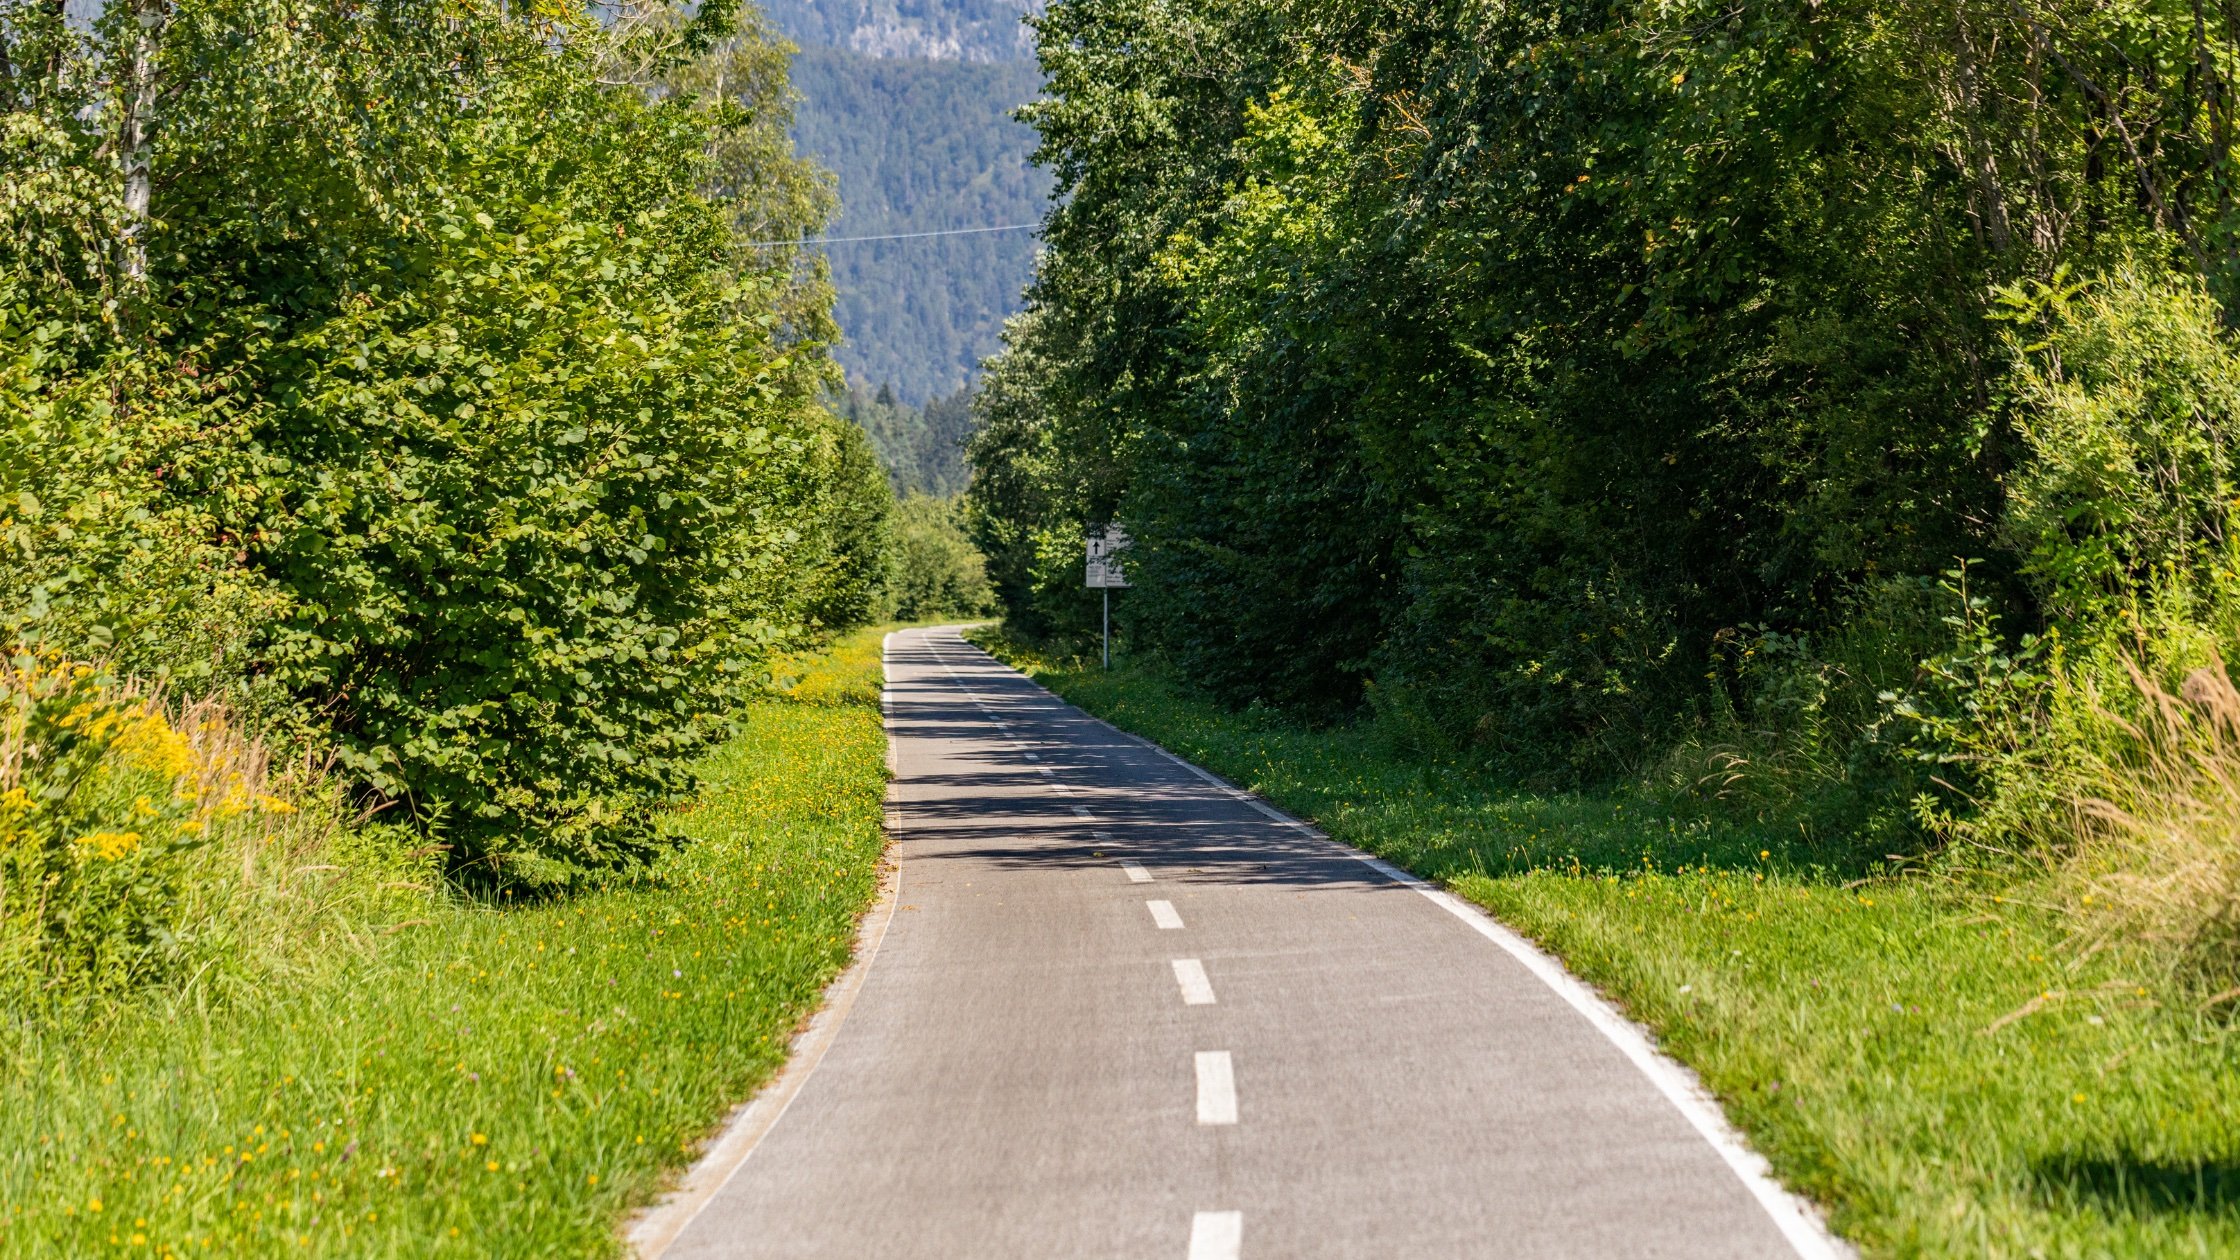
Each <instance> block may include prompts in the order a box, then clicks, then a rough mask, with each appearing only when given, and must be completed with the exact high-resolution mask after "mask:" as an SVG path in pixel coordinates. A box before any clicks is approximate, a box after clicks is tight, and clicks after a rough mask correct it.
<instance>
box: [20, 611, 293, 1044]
mask: <svg viewBox="0 0 2240 1260" xmlns="http://www.w3.org/2000/svg"><path fill="white" fill-rule="evenodd" d="M190 719H191V720H190ZM294 812H295V806H294V805H292V804H291V803H289V802H288V801H287V800H286V799H284V798H283V797H281V796H279V795H277V794H275V793H274V792H273V791H271V790H268V787H267V784H266V782H265V764H264V754H263V750H262V748H261V747H259V746H258V745H257V744H256V743H255V742H254V741H251V740H247V739H245V738H243V737H242V736H241V735H240V734H239V733H238V732H237V731H235V730H234V729H232V728H231V727H230V725H229V724H228V723H226V722H224V721H223V720H222V718H220V717H218V716H217V715H216V714H215V713H214V711H212V710H210V709H209V708H208V706H192V707H190V708H189V709H187V710H186V711H185V713H183V714H174V713H172V712H170V711H169V710H167V709H166V707H165V706H164V705H163V704H162V703H160V702H159V701H158V700H157V699H156V698H155V697H152V696H149V695H146V694H143V693H141V692H139V691H138V690H136V689H135V688H133V687H130V686H128V685H123V684H120V683H118V682H116V681H115V680H112V679H109V678H106V677H103V676H102V675H101V674H100V673H99V672H98V671H96V670H95V669H94V668H92V667H91V666H88V665H85V664H82V663H77V662H71V661H61V660H54V659H45V658H40V657H37V656H32V655H29V654H18V655H16V656H15V657H13V658H12V659H10V660H8V661H6V662H5V663H0V1003H8V1002H20V1001H34V1002H35V1001H40V1000H44V999H50V998H54V997H57V996H62V997H69V996H78V995H83V994H87V993H98V992H103V991H111V990H116V989H121V988H125V987H128V986H131V985H133V984H137V983H139V982H141V981H144V980H146V979H149V978H151V977H153V976H156V975H158V974H161V973H162V972H164V971H165V970H166V969H167V968H168V967H170V966H172V965H174V964H176V963H177V962H178V961H180V959H181V958H182V956H183V955H184V954H185V953H186V952H187V951H188V950H189V948H190V947H191V946H192V944H193V942H192V941H191V940H189V939H188V937H189V936H190V935H191V934H190V933H186V932H184V931H183V913H184V908H185V901H186V898H185V897H184V896H183V891H184V890H183V886H182V881H183V880H184V879H185V878H186V876H187V874H188V871H187V866H188V859H189V855H190V854H191V853H192V852H193V851H195V850H197V849H200V848H202V847H204V846H205V845H208V844H209V843H210V841H211V839H212V837H213V833H214V829H216V828H223V827H226V826H229V825H231V826H235V827H239V826H241V825H243V824H241V823H235V822H233V820H237V819H244V818H245V816H246V817H247V825H251V826H258V825H261V824H259V823H257V822H256V816H261V815H284V814H292V813H294Z"/></svg>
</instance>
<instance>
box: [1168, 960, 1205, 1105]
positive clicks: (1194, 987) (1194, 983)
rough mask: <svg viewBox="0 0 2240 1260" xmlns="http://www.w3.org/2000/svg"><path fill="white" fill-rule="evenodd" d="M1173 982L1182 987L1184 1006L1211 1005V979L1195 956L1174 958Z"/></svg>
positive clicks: (1203, 965)
mask: <svg viewBox="0 0 2240 1260" xmlns="http://www.w3.org/2000/svg"><path fill="white" fill-rule="evenodd" d="M1174 982H1175V983H1176V984H1177V985H1179V986H1181V988H1182V1004H1183V1005H1184V1006H1211V1005H1213V981H1211V980H1209V979H1207V978H1206V965H1205V964H1204V963H1202V962H1199V961H1198V960H1197V959H1195V958H1177V959H1175V960H1174ZM1201 1079H1202V1078H1201Z"/></svg>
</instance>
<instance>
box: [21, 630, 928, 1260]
mask: <svg viewBox="0 0 2240 1260" xmlns="http://www.w3.org/2000/svg"><path fill="white" fill-rule="evenodd" d="M878 644H879V636H878V634H877V633H876V632H867V633H865V634H862V635H857V636H852V637H851V638H850V639H849V640H847V641H844V642H842V643H841V644H839V645H837V648H838V650H837V651H836V652H835V653H834V654H832V656H831V657H830V658H829V659H827V660H825V661H823V662H818V661H814V660H812V661H805V662H797V664H798V665H799V666H800V669H799V671H798V672H799V674H800V675H801V681H802V687H803V688H811V687H813V689H814V690H815V692H816V697H815V698H814V699H812V700H806V701H798V700H786V699H771V700H766V701H762V702H758V703H756V704H755V705H754V706H753V707H752V709H751V711H750V712H749V713H748V714H747V715H746V720H745V724H744V729H743V732H742V733H741V734H740V736H739V737H738V738H736V739H735V740H733V741H732V742H730V743H729V744H728V745H726V746H725V747H724V748H723V749H722V750H720V751H719V752H717V753H716V754H715V755H714V756H712V757H711V758H709V760H708V761H707V762H706V763H705V764H704V765H703V766H702V768H701V772H702V775H703V778H704V781H705V785H706V786H705V790H704V792H703V793H702V795H701V797H700V799H699V801H698V803H697V804H696V805H695V806H694V807H693V808H691V809H689V810H687V811H685V812H683V813H681V814H680V815H679V816H678V817H677V819H676V820H675V823H674V825H675V826H676V827H677V828H678V829H679V830H680V831H682V832H684V833H685V834H686V835H688V836H689V837H690V838H691V840H692V843H691V844H689V845H688V846H686V847H685V848H683V849H681V850H679V851H678V852H676V853H675V854H673V855H672V856H670V857H669V858H667V859H665V860H664V861H663V862H662V863H661V864H660V865H659V867H658V868H657V869H656V871H655V872H654V873H653V874H651V875H650V876H648V877H646V878H643V879H638V880H633V881H629V882H622V883H617V884H615V885H613V886H610V887H607V888H605V889H601V890H597V891H593V892H589V893H586V894H583V895H579V896H575V897H572V898H568V899H565V900H558V901H554V902H551V903H549V904H543V905H536V906H521V907H510V908H501V909H492V908H489V907H485V906H475V905H466V904H452V903H434V904H431V906H430V907H429V909H428V910H427V911H426V912H424V913H423V914H421V915H420V916H419V921H417V922H409V923H408V924H398V925H392V927H393V930H392V931H389V932H373V933H369V934H367V938H366V939H365V940H364V941H363V943H362V944H361V945H360V946H359V947H358V948H355V949H338V950H337V951H336V952H335V953H334V955H333V956H331V957H329V958H326V959H324V960H323V961H322V964H321V965H320V966H319V967H318V969H317V970H315V971H314V972H312V973H311V974H308V975H301V976H298V977H296V978H295V979H293V980H292V981H290V982H288V983H286V984H275V985H273V986H271V988H270V990H269V991H266V992H261V993H258V994H254V995H244V996H243V997H241V998H239V999H238V1000H235V1001H232V1002H229V1003H226V1004H224V1005H222V1006H221V1007H219V1008H218V1009H212V1010H183V1009H176V1006H177V1004H176V1003H174V1004H172V1006H170V1007H165V1006H161V1005H157V1004H155V1003H153V1002H144V1003H143V1004H141V1005H139V1006H137V1007H132V1008H127V1009H125V1010H123V1011H121V1012H118V1013H116V1014H115V1015H113V1016H112V1017H111V1018H110V1020H109V1021H108V1023H107V1024H106V1026H104V1027H102V1028H100V1029H97V1030H94V1031H90V1032H79V1033H75V1034H72V1035H59V1034H48V1035H45V1036H40V1037H32V1036H26V1035H21V1034H14V1035H12V1037H13V1039H12V1040H10V1041H7V1042H4V1043H0V1051H4V1052H5V1054H4V1057H5V1059H6V1062H5V1063H4V1064H0V1254H5V1255H8V1256H11V1257H12V1256H42V1255H62V1256H90V1255H109V1254H118V1255H151V1256H163V1255H169V1254H176V1255H181V1256H186V1255H222V1256H238V1255H264V1254H288V1255H353V1256H390V1255H393V1256H414V1257H419V1256H432V1255H457V1256H537V1257H546V1256H570V1255H574V1256H601V1255H611V1254H615V1253H618V1252H619V1251H620V1250H621V1246H620V1243H619V1241H618V1236H617V1232H616V1231H617V1226H618V1223H619V1222H620V1221H621V1219H622V1218H623V1216H624V1214H625V1213H626V1212H627V1211H628V1210H629V1209H630V1208H632V1207H633V1206H635V1205H638V1204H641V1203H644V1202H646V1201H648V1200H649V1199H650V1198H651V1197H652V1196H653V1195H654V1194H655V1193H656V1192H657V1190H658V1189H659V1188H660V1187H661V1185H662V1184H663V1183H664V1181H665V1180H666V1179H667V1178H668V1177H670V1176H671V1175H673V1170H675V1169H677V1168H678V1167H680V1166H682V1165H684V1164H686V1163H689V1161H690V1160H691V1158H692V1156H693V1153H694V1151H695V1150H696V1149H697V1146H698V1144H699V1142H700V1141H701V1139H703V1138H704V1137H706V1136H707V1135H708V1134H709V1133H710V1132H711V1129H712V1126H713V1125H714V1124H715V1123H716V1122H717V1121H718V1120H720V1119H721V1118H722V1116H723V1115H724V1114H725V1113H726V1111H727V1110H728V1108H729V1107H730V1106H731V1105H733V1104H735V1103H737V1102H738V1101H740V1100H741V1099H742V1098H744V1097H745V1096H746V1095H747V1094H748V1093H750V1092H751V1091H752V1090H753V1089H754V1088H755V1086H756V1085H758V1084H759V1083H760V1082H762V1081H763V1080H764V1079H766V1078H767V1077H768V1076H769V1075H770V1074H771V1073H772V1072H773V1070H774V1069H775V1068H776V1067H777V1066H778V1064H779V1062H780V1061H781V1059H782V1058H783V1055H784V1048H785V1045H786V1041H787V1039H788V1036H789V1034H790V1033H791V1031H792V1030H793V1029H794V1028H795V1027H796V1026H797V1024H798V1023H799V1021H800V1020H801V1019H802V1018H803V1017H804V1016H805V1015H806V1013H807V1012H808V1011H809V1010H810V1009H811V1008H812V1006H813V1005H814V1003H815V1002H816V999H817V996H818V993H819V992H820V990H821V989H822V988H823V986H824V985H825V984H826V983H827V982H828V981H829V980H830V979H831V978H832V976H833V975H835V974H836V973H837V971H838V970H839V968H840V967H841V966H842V965H843V964H844V963H845V962H846V960H847V957H848V954H849V949H850V945H851V942H852V939H853V936H854V931H855V924H856V920H857V918H858V916H859V915H860V913H861V912H862V911H863V909H864V908H865V906H866V905H867V904H868V903H869V901H870V899H871V897H872V894H873V891H874V888H875V884H876V875H875V868H876V864H877V859H878V856H879V853H880V850H881V847H882V843H883V839H882V833H881V830H880V802H881V799H882V797H883V795H884V792H885V765H884V758H885V737H884V734H883V732H882V729H881V725H880V716H879V710H878V707H877V695H878V686H877V677H878V674H877V671H878V668H879V654H878Z"/></svg>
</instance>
